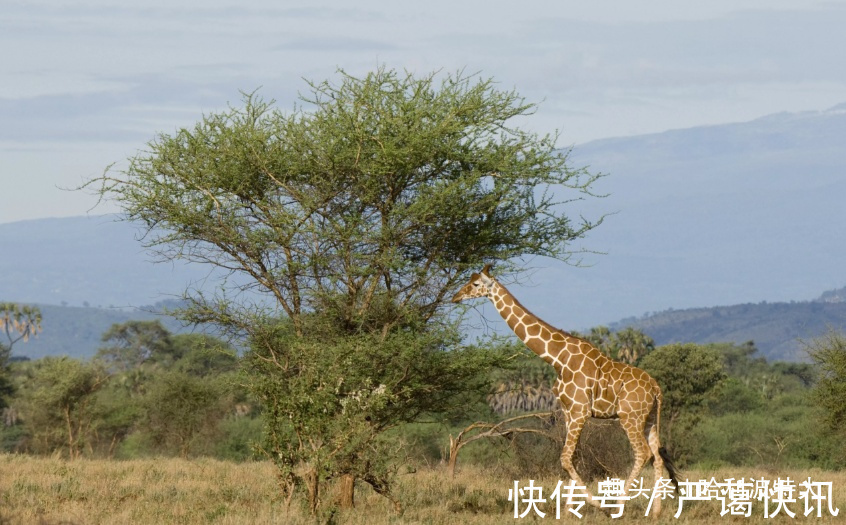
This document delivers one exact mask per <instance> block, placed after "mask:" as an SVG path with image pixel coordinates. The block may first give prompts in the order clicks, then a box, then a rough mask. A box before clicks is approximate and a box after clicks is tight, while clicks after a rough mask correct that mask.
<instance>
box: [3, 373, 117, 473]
mask: <svg viewBox="0 0 846 525" xmlns="http://www.w3.org/2000/svg"><path fill="white" fill-rule="evenodd" d="M26 372H27V373H26V374H25V376H24V378H23V381H22V384H21V387H20V390H21V392H20V402H21V412H22V413H23V414H25V416H24V417H25V420H26V421H27V423H28V427H29V429H30V438H31V440H32V444H31V446H32V448H33V449H34V450H36V451H41V452H51V451H53V450H61V449H63V448H65V447H66V453H67V455H68V456H69V457H71V458H75V457H78V456H80V455H81V454H82V452H83V449H84V447H85V446H86V445H87V441H86V440H87V438H88V435H89V431H90V428H91V425H92V421H93V412H92V409H91V405H92V400H93V398H94V394H95V393H96V392H97V391H98V390H100V389H101V388H102V387H103V385H104V384H105V381H106V379H107V375H106V373H105V371H104V370H103V368H102V367H101V366H99V365H98V364H97V363H84V362H81V361H77V360H75V359H70V358H67V357H61V358H44V359H42V360H40V361H36V362H33V363H32V366H30V367H28V369H27V371H26Z"/></svg>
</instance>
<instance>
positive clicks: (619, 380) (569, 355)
mask: <svg viewBox="0 0 846 525" xmlns="http://www.w3.org/2000/svg"><path fill="white" fill-rule="evenodd" d="M489 268H490V266H486V267H485V269H484V270H482V272H481V273H474V274H473V275H472V276H471V278H470V282H468V283H467V284H466V285H464V286H463V287H462V288H461V290H459V292H458V293H457V294H455V296H454V297H453V299H452V300H453V302H460V301H463V300H465V299H471V298H475V297H488V298H489V299H490V300H491V301H492V302H493V304H494V306H495V307H496V309H497V311H498V312H499V313H500V315H501V316H502V318H503V319H505V322H506V323H508V326H509V327H510V328H511V329H512V330H513V331H514V333H515V334H516V335H517V337H519V338H520V339H521V340H522V341H523V343H525V344H526V346H527V347H529V349H531V350H532V352H534V353H535V354H537V355H538V356H539V357H540V358H541V359H543V360H544V361H546V362H547V363H549V364H550V365H552V366H553V367H554V368H555V370H556V371H557V372H558V378H557V379H556V381H555V384H554V386H553V391H554V392H555V394H556V395H557V396H558V400H559V401H560V402H561V405H562V407H563V409H564V412H565V414H566V416H567V440H566V443H565V445H564V449H563V450H562V451H561V465H562V466H563V467H564V469H565V470H567V472H568V474H569V475H570V477H571V478H573V479H574V480H576V482H577V483H579V484H580V485H584V482H582V480H581V478H580V477H579V475H578V473H577V472H576V470H575V469H574V468H573V462H572V458H573V453H574V452H575V450H576V443H578V440H579V435H580V434H581V432H582V429H583V427H584V425H585V423H586V422H587V419H588V418H589V417H597V418H612V417H617V418H619V419H620V423H621V425H622V427H623V430H625V431H626V435H627V436H628V438H629V442H630V443H631V445H632V449H633V450H634V456H635V461H634V466H633V468H632V471H631V473H630V474H629V476H628V479H627V480H626V484H625V486H626V487H629V486H631V483H632V481H633V480H634V479H635V477H636V476H637V475H638V474H640V472H641V470H643V467H644V466H645V465H646V463H647V462H648V461H649V460H650V459H651V460H653V461H654V468H655V479H656V482H657V480H658V478H659V477H660V476H661V475H663V468H664V462H663V459H662V457H661V454H660V453H659V449H660V446H661V444H660V442H659V437H658V427H659V420H660V411H661V401H662V397H661V388H660V387H659V386H658V383H657V382H656V381H655V380H654V379H653V378H652V377H651V376H650V375H649V374H647V373H646V372H644V371H643V370H641V369H639V368H636V367H634V366H631V365H629V364H626V363H620V362H617V361H614V360H612V359H610V358H608V357H607V356H605V355H604V354H603V353H602V352H600V351H599V350H598V349H597V348H596V347H594V346H593V345H592V344H590V343H589V342H587V341H585V340H583V339H579V338H577V337H574V336H573V335H571V334H569V333H567V332H564V331H562V330H559V329H557V328H554V327H552V326H551V325H549V324H547V323H546V322H545V321H543V320H541V319H539V318H537V317H535V316H534V315H533V314H532V313H531V312H529V311H528V310H527V309H526V308H525V307H523V305H521V304H520V302H519V301H517V299H516V298H515V297H514V296H513V295H511V293H510V292H509V291H508V290H507V289H506V288H505V287H504V286H502V285H501V284H499V283H498V282H497V281H496V279H494V278H493V277H491V275H490V273H489ZM670 474H671V477H672V475H673V472H672V470H671V471H670ZM591 499H592V498H591ZM592 503H594V504H595V502H593V501H592ZM654 503H655V504H658V506H655V505H653V506H654V511H655V514H654V515H655V516H657V515H658V513H660V502H659V500H658V499H656V500H655V502H654Z"/></svg>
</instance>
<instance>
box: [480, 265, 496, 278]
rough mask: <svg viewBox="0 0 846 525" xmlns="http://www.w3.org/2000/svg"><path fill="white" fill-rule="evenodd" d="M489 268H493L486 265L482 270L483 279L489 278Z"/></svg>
mask: <svg viewBox="0 0 846 525" xmlns="http://www.w3.org/2000/svg"><path fill="white" fill-rule="evenodd" d="M491 266H493V265H492V264H490V263H488V264H486V265H485V267H484V268H482V275H484V276H485V277H490V276H491Z"/></svg>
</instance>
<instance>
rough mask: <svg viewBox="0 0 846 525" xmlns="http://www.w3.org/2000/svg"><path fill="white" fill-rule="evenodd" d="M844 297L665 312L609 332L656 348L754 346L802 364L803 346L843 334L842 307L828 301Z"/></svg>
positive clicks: (845, 311)
mask: <svg viewBox="0 0 846 525" xmlns="http://www.w3.org/2000/svg"><path fill="white" fill-rule="evenodd" d="M843 292H844V290H843V289H841V290H839V291H832V292H826V293H825V294H823V296H822V297H820V299H818V300H816V301H803V302H791V303H758V304H738V305H733V306H717V307H712V308H688V309H684V310H667V311H664V312H658V313H654V314H649V315H646V316H643V317H640V318H629V319H624V320H622V321H620V322H618V323H614V324H612V326H611V328H612V329H614V330H618V329H621V328H624V327H626V326H633V327H635V328H639V329H641V330H643V331H644V332H645V333H646V334H648V335H649V336H650V337H652V338H653V339H655V342H656V344H658V345H663V344H668V343H679V342H696V343H715V342H734V343H744V342H746V341H754V342H755V344H756V346H757V347H758V349H759V350H760V351H761V354H763V355H764V356H766V357H767V359H768V360H771V361H773V360H781V361H807V359H808V357H807V355H806V354H805V350H804V346H803V341H804V342H809V341H810V340H811V339H812V338H814V337H818V336H821V335H823V334H825V333H826V332H827V331H828V330H830V329H834V330H840V331H846V302H844V301H843V300H832V297H835V296H837V294H838V293H840V294H842V293H843Z"/></svg>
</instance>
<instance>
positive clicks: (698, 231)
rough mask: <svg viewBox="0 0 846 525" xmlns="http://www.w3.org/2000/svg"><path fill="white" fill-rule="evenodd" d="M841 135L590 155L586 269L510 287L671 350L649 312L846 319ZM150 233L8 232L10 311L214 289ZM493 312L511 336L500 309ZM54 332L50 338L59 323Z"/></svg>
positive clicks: (621, 142) (796, 126)
mask: <svg viewBox="0 0 846 525" xmlns="http://www.w3.org/2000/svg"><path fill="white" fill-rule="evenodd" d="M843 137H846V104H842V105H840V106H836V107H834V108H831V109H830V110H827V111H822V112H806V113H784V114H777V115H771V116H768V117H764V118H761V119H757V120H754V121H751V122H744V123H735V124H724V125H717V126H705V127H697V128H690V129H683V130H673V131H667V132H664V133H658V134H651V135H639V136H633V137H620V138H610V139H603V140H599V141H594V142H590V143H587V144H582V145H577V146H575V147H574V148H573V149H572V151H571V153H570V163H571V165H572V166H575V167H580V166H587V167H588V169H589V170H590V171H592V172H601V173H605V174H607V176H605V177H603V178H601V179H600V180H599V181H598V182H597V183H596V185H595V186H594V188H593V191H594V193H596V194H608V196H607V197H605V198H596V199H594V198H588V199H585V200H583V201H577V202H572V203H568V204H567V205H566V206H567V207H566V208H565V209H564V211H565V213H568V214H570V215H572V216H578V215H583V216H585V217H587V218H589V219H590V218H597V217H600V216H605V220H604V222H603V224H601V225H600V226H599V227H598V228H596V229H595V230H593V231H591V232H590V233H589V234H588V236H587V237H586V238H585V239H584V240H583V241H582V242H581V244H576V245H574V248H575V249H583V250H584V252H583V253H582V254H580V255H579V256H578V257H576V258H574V260H579V261H580V263H581V264H580V266H573V265H567V264H563V263H559V262H557V261H550V260H547V259H543V258H537V259H533V260H530V261H528V264H529V265H530V266H531V270H532V271H531V273H530V274H529V277H528V278H527V279H525V280H523V281H521V282H519V283H514V284H510V285H509V287H510V288H511V290H512V292H514V293H515V295H517V296H518V297H519V298H520V299H521V301H522V302H523V303H524V304H525V305H526V306H527V307H528V308H530V309H531V310H532V311H533V312H534V313H535V314H537V315H538V316H539V317H541V318H543V319H545V320H547V321H548V322H550V323H552V324H554V325H556V326H561V327H562V328H565V329H577V330H584V329H586V328H589V327H591V326H597V325H601V324H605V325H608V324H612V323H613V324H614V325H615V326H622V325H621V324H620V322H619V321H618V320H620V319H627V321H628V322H634V321H637V322H638V323H641V324H642V325H643V326H644V329H645V330H646V331H647V333H649V332H650V331H653V332H654V333H653V334H650V335H652V336H653V337H655V338H656V340H658V341H659V342H660V341H661V339H662V337H663V336H661V337H656V335H655V334H659V333H664V332H660V330H664V328H661V327H663V326H664V323H665V321H661V322H660V323H659V322H658V321H657V320H656V319H654V318H653V319H652V321H650V322H647V320H649V319H650V318H651V317H654V315H650V314H649V312H661V315H662V316H663V317H662V319H665V320H666V319H676V321H673V322H670V321H666V323H670V324H672V323H676V324H678V323H687V322H691V319H692V318H694V317H697V316H695V315H693V314H690V315H687V314H686V315H685V316H682V317H684V319H681V318H680V317H679V315H680V314H679V312H682V311H684V312H689V311H691V309H694V310H695V309H700V308H702V307H703V306H708V305H752V306H753V307H757V306H759V305H762V304H764V302H766V303H767V304H768V305H772V304H774V303H776V304H782V303H785V304H787V305H790V302H791V301H793V302H794V305H796V304H808V305H810V306H808V312H807V315H808V316H810V317H808V319H818V320H824V323H827V324H833V325H838V324H839V320H841V319H842V315H843V313H842V312H840V311H839V310H837V308H838V307H837V306H833V307H829V306H826V305H832V304H835V305H836V304H838V303H826V302H824V301H812V299H814V298H817V297H818V296H819V294H820V293H821V292H823V291H824V290H834V289H836V288H838V287H840V286H843V284H844V281H846V276H844V275H843V270H842V261H844V260H846V243H844V242H842V240H843V239H842V237H843V235H844V233H843V224H846V206H844V205H843V200H844V196H846V156H844V154H843V151H844V148H843V146H844V144H843ZM141 234H142V232H141V231H140V230H139V229H138V228H137V227H135V226H134V225H132V224H130V223H127V222H121V221H117V220H115V217H114V216H81V217H70V218H50V219H39V220H31V221H22V222H14V223H5V224H0V301H15V302H24V303H37V304H42V305H56V306H59V305H63V306H65V307H68V308H70V307H82V308H79V310H85V309H86V307H87V308H88V309H92V310H94V309H97V307H102V308H103V309H106V310H109V311H111V312H112V313H116V312H121V314H120V317H121V318H123V317H122V316H123V315H124V314H126V313H128V314H129V315H133V312H138V310H137V309H138V308H140V307H141V306H142V305H149V304H153V303H156V302H158V301H162V300H165V299H168V298H173V297H175V296H179V295H180V294H181V293H182V291H183V290H184V289H185V288H186V287H187V286H198V287H203V286H207V284H206V282H207V278H208V276H209V270H208V268H203V267H199V266H189V265H185V264H179V263H173V264H170V263H168V264H153V263H152V262H151V259H152V257H151V256H150V255H149V254H147V253H146V252H145V251H144V249H143V248H142V246H141V244H140V243H139V242H138V237H139V236H140V235H141ZM503 279H504V280H506V281H508V276H503ZM832 293H833V292H832ZM819 305H822V306H819ZM727 308H729V310H725V311H723V312H722V313H721V314H720V316H721V317H723V318H726V319H734V320H735V321H737V317H738V316H740V315H741V313H740V312H741V311H742V310H743V308H740V307H738V308H735V307H727ZM732 308H735V309H732ZM819 308H822V310H819ZM828 308H832V310H831V311H829V310H828ZM670 309H673V310H672V311H671V310H670ZM752 309H753V310H754V309H755V308H752ZM747 310H749V308H747ZM766 310H768V311H770V313H771V314H772V315H775V310H774V309H773V308H768V309H766ZM480 311H481V313H482V315H483V316H485V317H488V318H490V319H493V320H494V321H493V322H492V324H493V325H494V328H497V329H498V328H501V324H498V323H499V321H498V316H497V315H496V313H495V312H494V311H493V309H492V308H490V307H488V306H481V307H480ZM643 312H646V314H642V313H643ZM668 312H671V313H672V315H669V314H668ZM821 312H824V313H825V315H822V313H821ZM709 315H711V314H709ZM703 316H704V314H703ZM703 316H699V317H698V318H699V319H700V320H701V319H702V318H704V317H703ZM829 316H830V317H829ZM705 317H707V316H705ZM712 317H714V316H713V315H712ZM712 320H713V319H712ZM750 322H751V321H750ZM756 322H757V321H756ZM762 322H763V321H762ZM44 323H45V331H46V330H48V329H50V328H51V327H50V320H49V319H48V318H47V317H46V316H45V321H44ZM644 323H645V324H644ZM650 323H651V324H650ZM765 324H766V323H765ZM647 325H648V326H649V328H646V326H647ZM800 325H802V326H804V327H810V326H812V325H813V326H814V327H817V328H818V326H817V325H818V323H811V322H810V321H807V322H802V323H800ZM779 327H783V326H782V325H780V324H778V323H776V325H773V328H772V330H764V329H762V330H764V331H762V332H760V334H763V333H765V332H766V333H768V334H771V335H772V336H773V337H775V338H776V339H778V340H781V341H782V343H784V342H785V341H793V342H794V343H795V341H796V339H797V338H799V337H813V336H815V335H819V334H817V333H811V332H816V331H817V329H816V328H814V329H813V330H810V332H808V333H794V332H790V333H788V332H778V333H777V334H776V332H777V330H776V328H779ZM105 328H108V326H106V327H105ZM96 330H99V328H97V329H94V331H96ZM800 332H801V330H800ZM756 333H757V332H756ZM721 334H726V335H721ZM732 334H734V335H732ZM730 335H731V336H732V337H739V336H738V335H737V333H736V330H735V332H730V331H729V332H726V331H723V332H720V331H719V330H716V329H714V330H711V335H707V336H706V335H704V334H699V335H696V337H698V338H699V339H691V340H703V341H704V340H705V339H708V338H711V337H729V336H730ZM674 337H675V336H674ZM685 337H693V336H685ZM744 337H746V336H744ZM703 338H704V339H703ZM755 339H756V342H759V346H761V347H762V349H764V346H766V347H767V348H768V349H775V350H773V352H774V354H773V355H774V356H779V357H780V358H787V359H796V358H799V357H797V356H798V354H796V352H797V350H796V347H795V346H792V347H791V346H790V344H788V345H787V346H783V345H782V344H781V343H779V344H776V343H777V341H776V342H774V343H773V344H767V345H764V346H762V345H761V344H760V342H761V341H763V339H762V335H758V336H757V337H755ZM738 342H744V341H738ZM93 344H94V345H95V347H96V341H95V342H94V343H93ZM32 350H33V351H34V350H35V348H32ZM92 352H93V349H92Z"/></svg>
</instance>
